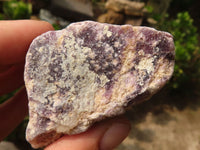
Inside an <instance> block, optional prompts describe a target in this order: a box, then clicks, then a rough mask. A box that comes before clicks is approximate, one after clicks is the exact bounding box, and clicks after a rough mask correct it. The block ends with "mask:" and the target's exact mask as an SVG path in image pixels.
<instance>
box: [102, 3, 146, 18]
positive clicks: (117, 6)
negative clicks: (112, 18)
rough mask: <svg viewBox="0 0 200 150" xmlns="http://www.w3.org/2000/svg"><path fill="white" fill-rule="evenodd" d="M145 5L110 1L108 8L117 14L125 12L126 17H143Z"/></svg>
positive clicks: (107, 4)
mask: <svg viewBox="0 0 200 150" xmlns="http://www.w3.org/2000/svg"><path fill="white" fill-rule="evenodd" d="M144 6H145V3H142V2H134V1H129V0H108V2H107V3H106V8H107V9H111V10H114V11H116V12H125V14H126V15H135V16H141V15H142V14H143V13H142V11H143V9H144Z"/></svg>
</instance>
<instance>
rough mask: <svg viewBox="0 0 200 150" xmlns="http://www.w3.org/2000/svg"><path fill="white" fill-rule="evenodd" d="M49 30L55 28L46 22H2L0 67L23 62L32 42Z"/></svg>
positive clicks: (0, 22)
mask: <svg viewBox="0 0 200 150" xmlns="http://www.w3.org/2000/svg"><path fill="white" fill-rule="evenodd" d="M49 30H53V27H52V26H51V25H50V24H49V23H47V22H44V21H35V20H17V21H0V65H8V64H16V63H20V62H23V61H24V60H25V55H26V52H27V50H28V48H29V45H30V43H31V42H32V40H33V39H34V38H35V37H36V36H38V35H40V34H42V33H44V32H46V31H49Z"/></svg>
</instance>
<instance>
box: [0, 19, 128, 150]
mask: <svg viewBox="0 0 200 150" xmlns="http://www.w3.org/2000/svg"><path fill="white" fill-rule="evenodd" d="M48 30H53V27H52V26H51V25H50V24H48V23H47V22H42V21H30V20H23V21H22V20H20V21H0V33H1V34H0V95H3V94H6V93H9V92H11V91H13V90H15V89H17V88H19V87H21V86H23V84H24V81H23V71H24V62H25V55H26V52H27V50H28V47H29V45H30V43H31V41H32V40H33V39H34V38H35V37H36V36H38V35H40V34H42V33H44V32H46V31H48ZM27 106H28V101H27V95H26V90H25V88H24V87H22V88H21V90H20V91H19V92H17V93H16V95H15V96H13V97H12V98H10V99H9V100H7V101H6V102H5V103H3V104H1V105H0V120H1V124H0V140H2V139H3V138H5V137H6V136H7V135H8V134H9V133H10V132H11V131H12V130H13V129H14V128H16V126H17V125H18V124H19V123H20V122H21V121H22V120H23V119H24V117H25V116H26V115H27V112H28V107H27ZM129 130H130V123H129V121H128V120H126V119H125V118H123V117H119V118H114V119H110V120H106V121H103V122H100V123H97V124H95V125H94V126H93V127H92V128H91V129H89V130H88V131H86V132H84V133H81V134H77V135H73V136H67V135H66V136H63V137H62V138H60V139H59V140H57V141H56V142H54V143H52V144H51V145H49V146H48V147H46V148H45V150H111V149H113V148H114V147H116V146H117V145H118V144H120V143H121V142H122V141H123V139H124V138H125V137H126V136H127V135H128V133H129Z"/></svg>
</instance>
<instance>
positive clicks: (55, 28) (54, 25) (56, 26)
mask: <svg viewBox="0 0 200 150" xmlns="http://www.w3.org/2000/svg"><path fill="white" fill-rule="evenodd" d="M52 26H53V28H54V30H60V29H62V28H61V26H60V25H59V24H52Z"/></svg>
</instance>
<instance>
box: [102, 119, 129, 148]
mask: <svg viewBox="0 0 200 150" xmlns="http://www.w3.org/2000/svg"><path fill="white" fill-rule="evenodd" d="M129 131H130V123H129V122H128V121H126V122H119V123H113V124H112V125H111V127H110V128H108V130H107V131H106V132H105V133H104V135H103V137H102V139H101V142H100V150H112V149H113V148H115V147H116V146H118V145H119V144H120V143H121V142H122V141H123V140H124V139H125V138H126V137H127V136H128V133H129Z"/></svg>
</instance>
